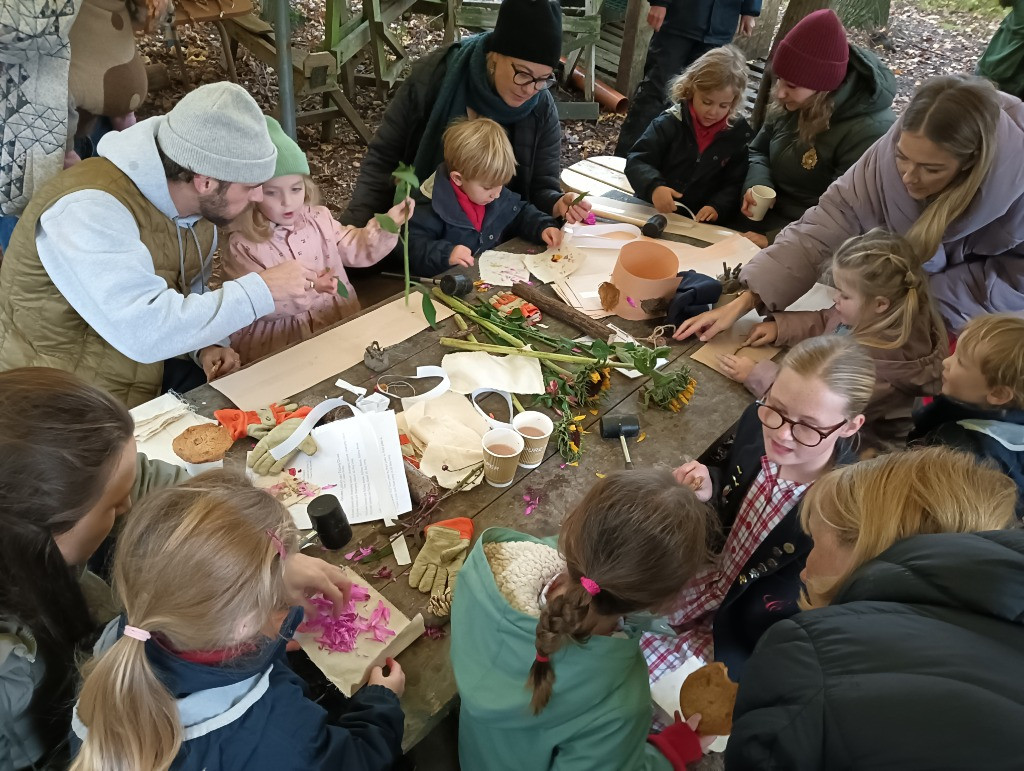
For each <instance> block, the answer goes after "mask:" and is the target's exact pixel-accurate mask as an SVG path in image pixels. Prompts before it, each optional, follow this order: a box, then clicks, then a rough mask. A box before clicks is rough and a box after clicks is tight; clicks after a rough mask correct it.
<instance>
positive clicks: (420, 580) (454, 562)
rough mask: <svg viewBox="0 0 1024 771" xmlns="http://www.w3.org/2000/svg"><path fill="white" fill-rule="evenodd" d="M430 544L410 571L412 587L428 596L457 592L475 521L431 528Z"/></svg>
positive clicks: (463, 519) (448, 521)
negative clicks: (457, 579)
mask: <svg viewBox="0 0 1024 771" xmlns="http://www.w3.org/2000/svg"><path fill="white" fill-rule="evenodd" d="M424 532H425V533H426V536H427V537H426V540H425V541H424V543H423V548H422V549H420V553H419V554H417V555H416V561H415V562H414V563H413V564H412V570H410V571H409V586H412V587H414V588H416V589H419V590H420V591H421V592H423V593H424V594H427V593H429V594H430V595H431V596H435V597H437V596H440V595H442V594H444V590H445V587H448V588H449V589H451V590H452V592H454V591H455V577H456V576H457V575H458V573H459V569H460V568H461V567H462V563H464V562H465V561H466V552H468V551H469V540H470V539H471V538H472V537H473V520H471V519H469V518H468V517H455V518H454V519H445V520H442V521H441V522H436V523H434V524H433V525H428V526H427V527H426V528H425V529H424Z"/></svg>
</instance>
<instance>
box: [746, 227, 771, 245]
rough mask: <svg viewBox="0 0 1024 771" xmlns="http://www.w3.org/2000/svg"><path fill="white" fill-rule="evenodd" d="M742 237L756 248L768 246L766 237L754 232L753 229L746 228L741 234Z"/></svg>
mask: <svg viewBox="0 0 1024 771" xmlns="http://www.w3.org/2000/svg"><path fill="white" fill-rule="evenodd" d="M743 237H744V238H745V239H747V240H748V241H750V242H751V243H752V244H754V245H755V246H756V247H757V248H758V249H767V248H768V237H767V236H763V235H761V234H760V233H755V232H754V231H753V230H748V231H747V232H746V233H744V234H743Z"/></svg>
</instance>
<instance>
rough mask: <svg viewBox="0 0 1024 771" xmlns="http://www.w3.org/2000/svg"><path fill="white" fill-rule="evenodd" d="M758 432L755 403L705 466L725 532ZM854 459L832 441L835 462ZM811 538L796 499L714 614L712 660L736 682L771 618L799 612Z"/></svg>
mask: <svg viewBox="0 0 1024 771" xmlns="http://www.w3.org/2000/svg"><path fill="white" fill-rule="evenodd" d="M764 454H765V453H764V433H763V431H762V427H761V421H760V420H759V419H758V417H757V405H756V404H751V405H750V406H749V407H747V409H746V410H745V411H744V412H743V415H742V416H741V417H740V420H739V423H738V424H737V426H736V438H735V440H734V441H733V445H732V448H731V450H730V452H729V457H728V459H727V460H726V462H725V463H724V464H723V465H722V466H719V467H709V469H708V470H709V471H710V472H711V481H712V495H711V502H712V503H713V504H714V506H715V509H716V510H717V511H718V516H719V519H720V521H721V524H722V529H723V532H724V533H725V534H728V532H729V531H730V529H731V528H732V526H733V523H735V521H736V517H737V515H738V514H739V511H740V507H741V505H742V504H743V499H744V498H745V497H746V495H747V491H748V490H749V489H750V486H751V485H752V484H753V483H754V480H755V479H757V475H758V474H759V473H760V471H761V458H762V456H763V455H764ZM855 460H856V455H855V454H854V453H853V451H852V445H851V443H850V441H849V440H847V439H840V440H839V442H838V443H837V444H836V463H837V464H845V463H851V462H853V461H855ZM812 546H813V542H812V541H811V538H810V536H809V535H807V534H806V533H805V532H804V531H803V529H802V528H801V527H800V502H798V503H797V505H796V506H794V507H793V508H791V509H790V510H789V511H788V512H787V513H786V516H785V517H783V519H782V521H781V522H780V523H779V524H778V525H776V526H775V527H774V528H773V529H772V531H771V532H770V533H769V534H768V537H767V538H765V540H764V542H763V543H762V544H761V545H760V546H759V547H758V548H757V550H756V551H755V552H754V554H753V556H751V558H750V559H749V560H748V561H747V563H746V564H745V565H744V566H743V570H742V571H741V573H740V576H739V578H737V580H736V582H735V583H733V585H732V586H731V587H729V591H728V592H727V593H726V595H725V599H724V600H723V601H722V605H721V607H719V609H718V611H717V612H716V613H715V619H714V622H713V624H712V636H713V638H714V642H715V661H721V662H722V663H723V664H725V665H726V667H727V668H728V669H729V677H731V678H732V679H733V680H735V681H737V682H738V681H739V680H740V678H741V677H742V675H743V668H744V666H745V665H746V663H747V659H749V658H750V655H751V654H752V653H753V652H754V646H755V645H757V641H758V640H760V639H761V635H763V634H764V633H765V632H766V631H767V630H768V628H769V627H770V626H771V625H772V624H774V623H775V622H777V621H781V620H782V619H785V618H789V617H790V616H792V615H794V614H795V613H797V612H798V611H799V608H798V607H797V600H799V599H800V590H801V587H802V584H801V582H800V572H801V571H802V570H803V569H804V563H805V562H806V561H807V555H808V554H810V553H811V547H812Z"/></svg>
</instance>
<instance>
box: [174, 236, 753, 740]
mask: <svg viewBox="0 0 1024 771" xmlns="http://www.w3.org/2000/svg"><path fill="white" fill-rule="evenodd" d="M503 248H508V246H507V245H506V246H505V247H503ZM547 291H550V290H547ZM393 299H394V298H389V299H388V300H386V301H385V302H384V303H379V304H378V305H377V306H373V307H371V308H368V309H366V310H364V311H363V313H370V312H372V311H373V310H374V308H376V307H379V306H380V305H383V304H385V303H386V302H390V301H391V300H393ZM466 299H468V300H472V299H473V298H472V296H471V297H470V298H466ZM418 301H419V299H418V297H416V296H414V297H413V298H411V302H418ZM612 321H613V323H616V325H617V326H619V327H620V328H621V329H623V330H625V331H627V332H629V333H630V334H634V335H636V336H637V337H638V338H640V337H645V336H647V335H649V334H650V333H651V330H652V328H653V324H651V323H648V322H629V321H624V320H622V319H612ZM342 323H344V322H342ZM544 323H545V324H547V325H548V327H549V329H547V330H545V331H546V332H548V333H551V334H555V335H565V336H569V337H576V336H578V333H577V332H576V331H575V330H573V329H572V328H570V327H568V326H567V325H565V324H563V323H561V322H559V321H557V320H555V319H552V318H550V317H545V319H544ZM456 332H457V327H456V325H455V321H454V319H453V318H449V319H445V320H444V321H442V322H439V324H438V328H437V329H426V330H424V331H422V332H420V333H418V334H416V335H414V336H413V337H411V338H409V339H407V340H405V341H403V342H401V343H399V344H397V345H395V346H393V347H391V348H389V349H388V354H389V359H390V368H389V369H388V370H387V372H386V373H375V372H373V371H372V370H370V369H368V368H367V367H366V366H364V365H363V364H357V365H355V366H353V367H350V368H348V369H346V370H344V371H342V372H339V373H338V374H337V375H334V376H332V377H330V378H328V379H327V380H325V381H323V382H321V383H318V384H317V385H315V386H313V387H312V388H309V389H306V390H305V391H302V392H301V393H298V394H294V396H293V398H292V400H291V401H294V402H297V403H298V404H300V405H309V406H314V405H316V404H318V403H319V402H321V401H322V400H323V399H325V398H328V397H335V396H341V395H343V392H342V391H341V389H339V388H337V387H336V386H335V385H334V381H335V380H336V379H337V378H338V377H339V376H340V377H342V378H344V379H345V380H347V381H348V382H350V383H353V384H356V385H361V386H364V387H365V388H367V389H368V390H372V389H373V388H374V386H375V383H376V380H377V378H378V377H379V376H380V374H390V375H395V374H400V375H406V376H409V375H412V374H414V373H415V371H416V367H417V366H422V365H428V364H433V365H438V364H440V362H441V358H442V356H444V354H445V353H448V352H450V349H447V348H443V347H442V346H441V345H440V344H439V343H438V340H439V339H440V338H441V337H450V336H452V335H453V334H454V333H456ZM370 342H372V341H370V340H367V341H366V344H367V345H369V343H370ZM669 343H670V345H671V354H670V356H669V363H668V364H667V365H665V369H666V370H672V369H676V368H677V367H679V366H681V365H683V366H687V367H689V368H690V370H691V372H692V373H693V375H694V377H695V378H696V379H697V387H696V393H695V395H694V397H693V399H692V400H691V402H690V404H689V406H687V407H685V408H684V409H683V410H682V411H681V412H679V413H671V412H667V411H664V410H660V409H657V408H650V409H647V410H646V411H645V410H644V409H643V406H642V402H641V401H640V400H639V398H638V391H639V389H640V387H641V386H642V385H643V384H644V382H646V378H637V379H629V378H627V377H625V376H624V375H621V374H614V375H613V376H612V385H611V388H610V389H609V390H607V391H606V392H605V395H604V397H603V398H602V400H601V402H600V404H599V405H598V408H599V410H600V414H601V415H603V414H606V413H616V414H619V413H627V414H637V415H639V417H640V424H641V430H642V431H643V432H644V433H645V434H646V439H645V440H644V441H642V442H639V443H638V442H637V441H636V440H630V453H631V455H632V458H633V462H634V464H636V465H637V466H640V465H644V464H648V465H654V466H664V467H667V468H674V467H675V466H677V465H679V464H680V463H682V462H683V456H684V455H690V456H693V457H697V456H699V455H700V454H701V453H702V452H703V451H704V450H705V449H706V448H707V447H708V446H709V445H710V444H711V443H712V442H714V441H715V440H716V439H717V438H718V437H719V436H721V435H722V434H723V433H724V432H726V431H727V430H728V429H729V427H730V426H732V424H733V423H735V421H736V420H737V419H738V418H739V416H740V413H741V412H742V411H743V409H744V408H745V407H746V406H747V405H748V404H749V403H750V401H751V397H750V395H749V394H748V393H747V391H746V390H745V389H744V388H743V387H742V386H741V385H739V384H737V383H734V382H732V381H730V380H728V379H727V378H725V377H723V376H722V375H720V374H718V373H717V372H715V371H714V370H711V369H709V368H707V367H704V366H703V365H701V364H699V363H697V362H693V361H691V360H690V359H689V357H688V356H687V354H688V353H690V352H692V351H694V350H695V349H696V348H697V347H698V346H699V343H697V344H694V343H692V342H690V341H686V342H681V343H677V342H674V341H669ZM186 398H187V399H188V400H189V401H190V402H191V403H192V404H193V406H194V407H195V408H196V410H197V411H198V412H199V413H200V414H202V415H205V416H207V417H212V415H213V411H214V410H218V409H221V408H225V407H233V406H234V405H233V404H232V403H231V402H230V401H229V400H228V399H227V397H225V396H224V395H222V394H221V393H220V392H219V391H216V390H215V389H214V388H213V387H212V386H209V385H205V386H202V387H200V388H197V389H195V390H193V391H190V392H189V393H188V394H186ZM349 398H351V396H349ZM522 401H523V404H524V406H526V407H527V408H528V409H529V408H530V397H523V399H522ZM498 403H500V402H495V404H498ZM481 404H482V405H487V404H488V403H487V402H486V401H482V402H481ZM396 407H397V408H398V409H401V408H400V407H399V406H398V405H397V404H396ZM582 412H583V414H584V415H585V422H584V424H585V427H586V430H587V431H590V433H589V434H587V435H586V436H585V437H584V443H583V457H582V459H581V460H580V462H579V466H578V467H572V466H568V465H566V466H565V467H564V468H562V465H563V463H564V461H563V460H562V458H561V456H559V455H558V452H557V449H556V448H555V446H554V443H553V442H552V443H551V445H549V447H548V451H547V455H546V457H545V460H544V462H543V463H542V464H541V465H540V466H539V467H538V468H536V469H532V470H523V469H519V470H518V471H517V473H516V478H515V481H514V483H513V484H512V486H510V487H507V488H504V489H497V488H494V487H491V486H490V485H488V484H486V483H484V484H481V485H480V486H479V487H476V488H475V489H473V490H469V491H465V492H460V493H458V494H456V495H453V496H451V497H450V498H448V499H447V500H445V501H444V502H443V503H442V504H441V506H440V508H439V510H438V511H437V512H435V514H434V515H433V517H432V518H431V519H432V520H433V521H437V520H441V519H448V518H450V517H470V518H472V519H473V521H474V525H475V534H474V542H475V539H476V538H477V537H479V535H480V533H482V532H483V531H484V530H485V529H487V528H489V527H509V528H513V529H516V530H520V531H523V532H526V533H530V534H533V535H539V536H548V535H553V534H555V533H557V532H558V530H559V527H560V525H561V522H562V518H563V517H564V515H565V514H566V513H567V512H568V511H569V510H570V509H571V508H572V506H573V505H574V504H575V502H576V501H578V500H579V499H580V498H581V497H582V496H583V495H584V494H585V493H586V492H587V490H588V489H589V488H590V486H591V485H592V484H594V483H595V481H596V480H597V476H596V474H598V473H607V472H609V471H614V470H617V469H620V468H622V465H623V458H622V451H621V448H620V446H619V442H618V441H614V440H611V441H607V440H602V439H601V436H600V433H599V429H598V425H597V424H598V419H599V415H593V414H591V412H590V411H589V410H582ZM250 444H251V443H249V442H236V444H235V446H234V447H233V448H232V450H231V452H230V454H229V456H228V463H227V465H228V466H235V467H239V468H240V467H241V464H243V463H244V458H245V452H246V450H247V449H248V448H249V445H250ZM528 492H529V494H531V495H532V496H536V495H537V494H539V495H540V504H539V506H537V508H536V510H535V511H534V512H533V513H532V514H531V515H530V516H528V517H527V516H524V509H525V506H526V503H525V501H524V500H523V496H524V495H526V494H527V493H528ZM353 530H354V537H353V539H352V542H351V543H350V544H349V545H348V546H347V547H346V548H345V549H343V550H341V551H338V552H331V551H325V550H322V549H319V548H318V547H314V548H310V549H308V550H307V552H308V553H310V554H314V555H316V556H319V557H322V558H323V559H325V560H327V561H329V562H332V563H334V564H342V563H344V564H346V565H347V566H348V567H350V568H353V569H354V570H356V572H358V573H359V574H360V575H361V576H362V577H363V578H364V579H365V580H366V581H367V583H369V584H371V585H373V586H374V588H376V589H377V590H378V591H380V592H381V593H382V594H384V595H385V596H386V597H387V598H388V599H389V600H390V601H391V602H392V603H394V605H395V606H396V607H397V608H399V609H400V610H401V611H402V612H403V613H405V614H406V615H407V616H409V617H412V616H414V615H415V614H416V613H420V612H423V611H424V610H425V608H426V603H427V595H425V594H421V593H420V592H419V591H417V590H416V589H413V588H412V587H410V586H409V583H408V578H407V573H408V571H409V566H406V567H403V568H399V567H397V566H396V564H395V560H394V557H393V556H388V557H385V558H382V559H381V560H379V561H377V562H374V563H372V564H370V565H361V564H360V563H347V562H345V559H344V557H343V553H347V552H348V551H350V550H351V549H354V548H355V547H356V546H371V547H382V546H386V545H387V536H386V535H385V534H384V532H383V528H382V523H379V522H377V523H369V524H363V525H356V526H354V527H353ZM413 558H414V559H415V554H413ZM382 565H386V566H388V567H389V568H391V570H392V571H393V578H392V579H390V580H384V579H378V578H374V577H373V573H374V572H376V571H377V570H378V569H379V568H380V567H381V566H382ZM448 649H449V640H448V638H447V635H446V636H445V637H444V638H442V639H431V638H427V637H423V638H420V639H419V640H417V641H416V642H415V643H414V644H413V645H411V646H410V647H409V648H408V649H407V650H406V651H405V652H403V653H402V654H401V655H400V656H399V662H400V663H401V664H402V667H403V669H404V670H405V673H406V690H405V695H404V696H403V698H402V706H403V708H404V710H405V715H406V725H405V739H404V747H405V749H408V748H410V747H412V746H413V745H415V744H416V743H417V742H419V741H420V740H421V739H422V738H423V737H424V736H426V734H427V733H428V732H429V731H430V730H431V728H433V726H434V725H435V724H436V723H437V722H439V721H440V720H441V719H442V718H443V717H444V716H445V715H446V714H447V713H448V711H449V710H450V709H451V707H452V705H453V704H454V703H455V697H456V689H455V679H454V676H453V673H452V669H451V666H450V664H449V659H448Z"/></svg>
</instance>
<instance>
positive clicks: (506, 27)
mask: <svg viewBox="0 0 1024 771" xmlns="http://www.w3.org/2000/svg"><path fill="white" fill-rule="evenodd" d="M491 50H492V51H494V52H495V53H497V54H504V55H505V56H511V57H512V58H513V59H521V60H523V61H524V62H532V63H534V64H543V65H545V66H547V67H551V68H552V69H554V68H555V66H557V65H558V60H559V59H560V58H561V56H562V8H561V6H559V5H558V3H557V2H551V0H504V2H502V4H501V7H500V8H498V22H497V24H495V26H494V32H492V33H491Z"/></svg>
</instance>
